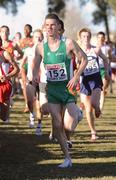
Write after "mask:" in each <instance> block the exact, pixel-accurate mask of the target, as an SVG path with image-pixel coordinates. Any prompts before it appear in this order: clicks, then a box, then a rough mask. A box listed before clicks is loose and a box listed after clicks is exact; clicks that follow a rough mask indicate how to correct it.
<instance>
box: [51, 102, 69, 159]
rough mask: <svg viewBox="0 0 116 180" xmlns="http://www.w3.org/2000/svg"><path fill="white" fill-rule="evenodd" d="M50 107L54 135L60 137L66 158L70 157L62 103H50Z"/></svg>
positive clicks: (59, 140)
mask: <svg viewBox="0 0 116 180" xmlns="http://www.w3.org/2000/svg"><path fill="white" fill-rule="evenodd" d="M49 109H50V113H51V116H52V124H53V131H54V135H55V137H56V138H57V139H58V142H59V144H60V146H61V149H62V151H63V152H64V155H65V158H67V159H70V155H69V152H68V148H67V141H66V135H65V132H64V126H63V119H62V109H63V107H62V106H61V105H60V104H52V103H49Z"/></svg>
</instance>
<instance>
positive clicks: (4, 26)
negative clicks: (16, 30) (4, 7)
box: [1, 25, 10, 33]
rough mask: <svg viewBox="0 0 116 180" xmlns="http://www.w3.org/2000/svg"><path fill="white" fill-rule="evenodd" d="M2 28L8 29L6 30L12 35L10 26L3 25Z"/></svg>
mask: <svg viewBox="0 0 116 180" xmlns="http://www.w3.org/2000/svg"><path fill="white" fill-rule="evenodd" d="M1 28H6V29H7V31H8V32H9V33H10V29H9V27H8V26H6V25H3V26H1Z"/></svg>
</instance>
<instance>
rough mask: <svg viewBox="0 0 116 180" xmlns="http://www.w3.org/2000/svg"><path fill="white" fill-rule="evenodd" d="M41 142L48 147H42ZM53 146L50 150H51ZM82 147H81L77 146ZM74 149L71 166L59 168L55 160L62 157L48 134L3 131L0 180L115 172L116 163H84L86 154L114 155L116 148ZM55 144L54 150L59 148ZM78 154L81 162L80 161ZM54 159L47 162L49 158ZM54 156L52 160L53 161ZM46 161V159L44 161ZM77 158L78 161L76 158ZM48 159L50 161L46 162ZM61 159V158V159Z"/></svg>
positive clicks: (35, 179)
mask: <svg viewBox="0 0 116 180" xmlns="http://www.w3.org/2000/svg"><path fill="white" fill-rule="evenodd" d="M41 145H45V146H46V147H47V146H48V147H49V148H48V149H47V148H44V146H43V147H41ZM50 148H51V150H50ZM78 149H79V147H78ZM78 149H75V150H73V149H72V158H73V160H74V159H75V157H76V159H77V160H75V163H74V164H73V167H72V168H69V169H59V168H58V167H57V165H58V164H54V160H56V159H59V160H61V159H62V158H63V157H62V156H61V155H60V157H59V155H58V156H57V155H56V153H54V152H53V150H52V144H49V140H48V134H44V135H43V136H41V137H39V138H38V137H37V136H35V135H33V134H15V133H12V132H9V131H8V132H7V133H5V132H3V131H1V132H0V180H39V179H61V178H70V179H73V178H78V177H103V176H116V163H113V162H95V163H83V158H99V157H100V158H108V157H115V155H116V151H115V152H114V151H103V152H102V151H101V152H99V151H94V152H93V151H86V152H83V151H82V152H81V151H78ZM58 150H59V148H55V150H54V151H58ZM78 158H81V159H82V163H78ZM49 160H50V162H51V164H50V163H48V162H47V161H49ZM52 160H53V162H52ZM42 161H44V163H41V162H42ZM76 161H77V162H76ZM46 162H47V163H46ZM58 163H59V161H58Z"/></svg>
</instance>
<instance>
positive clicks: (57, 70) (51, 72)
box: [43, 40, 73, 83]
mask: <svg viewBox="0 0 116 180" xmlns="http://www.w3.org/2000/svg"><path fill="white" fill-rule="evenodd" d="M43 62H44V65H45V69H46V75H47V82H50V83H51V82H52V83H53V82H55V83H61V82H68V81H69V80H70V79H71V76H72V75H73V74H72V73H71V72H72V71H73V66H72V64H71V58H70V57H69V56H68V55H67V53H66V43H65V41H62V40H61V41H60V45H59V47H58V49H57V50H56V51H51V50H50V48H49V45H48V42H46V43H45V44H44V59H43Z"/></svg>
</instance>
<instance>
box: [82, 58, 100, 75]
mask: <svg viewBox="0 0 116 180" xmlns="http://www.w3.org/2000/svg"><path fill="white" fill-rule="evenodd" d="M87 58H88V64H87V66H86V68H85V70H84V75H85V76H88V75H91V74H95V73H97V72H99V66H98V62H97V59H96V57H94V56H88V57H87Z"/></svg>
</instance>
